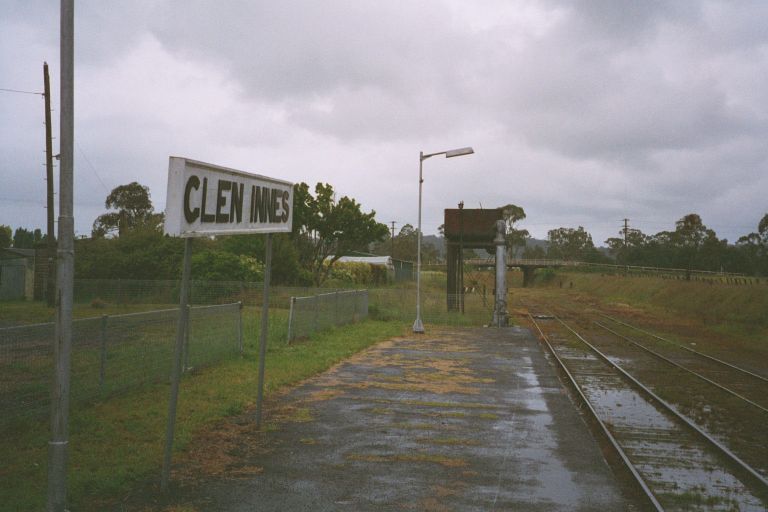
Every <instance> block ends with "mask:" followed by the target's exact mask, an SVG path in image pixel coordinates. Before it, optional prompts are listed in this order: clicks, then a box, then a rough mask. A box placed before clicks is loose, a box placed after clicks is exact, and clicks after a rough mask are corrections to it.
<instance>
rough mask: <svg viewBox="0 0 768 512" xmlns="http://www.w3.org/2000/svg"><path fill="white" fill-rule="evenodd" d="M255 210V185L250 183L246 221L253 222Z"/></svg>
mask: <svg viewBox="0 0 768 512" xmlns="http://www.w3.org/2000/svg"><path fill="white" fill-rule="evenodd" d="M255 212H256V185H251V207H250V209H249V210H248V222H254V220H255V219H254V218H253V216H254V214H255Z"/></svg>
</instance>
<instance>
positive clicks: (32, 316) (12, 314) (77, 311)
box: [0, 300, 178, 326]
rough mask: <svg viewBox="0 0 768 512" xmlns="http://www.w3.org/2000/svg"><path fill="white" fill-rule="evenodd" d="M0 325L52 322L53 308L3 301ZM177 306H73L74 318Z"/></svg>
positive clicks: (19, 301) (0, 311)
mask: <svg viewBox="0 0 768 512" xmlns="http://www.w3.org/2000/svg"><path fill="white" fill-rule="evenodd" d="M0 305H2V307H0V326H12V325H28V324H42V323H46V322H53V318H54V313H55V309H54V308H49V307H48V306H47V305H46V304H45V302H40V301H36V302H31V301H23V300H14V301H3V302H2V303H0ZM174 307H178V305H173V304H105V305H104V307H100V308H95V307H93V306H91V305H90V304H79V303H76V304H75V305H74V306H73V310H72V316H73V317H74V318H92V317H100V316H102V315H122V314H125V313H137V312H141V311H153V310H157V309H171V308H174Z"/></svg>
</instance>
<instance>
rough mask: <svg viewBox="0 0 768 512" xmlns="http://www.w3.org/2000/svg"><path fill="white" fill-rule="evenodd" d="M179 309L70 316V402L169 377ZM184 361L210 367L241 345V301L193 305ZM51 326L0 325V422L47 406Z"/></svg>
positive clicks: (43, 410)
mask: <svg viewBox="0 0 768 512" xmlns="http://www.w3.org/2000/svg"><path fill="white" fill-rule="evenodd" d="M178 317H179V309H178V307H177V308H175V309H173V308H170V309H161V310H155V311H148V312H142V313H130V314H122V315H110V316H107V315H103V316H100V317H93V318H84V319H78V320H74V321H73V325H72V356H71V358H72V359H71V361H72V362H71V368H72V370H71V386H72V388H71V399H70V400H71V402H72V404H74V405H76V404H81V403H84V402H89V401H92V400H96V399H103V398H106V397H109V396H110V395H113V394H115V393H119V392H124V391H128V390H132V389H137V388H140V387H142V386H145V385H151V384H155V383H158V382H167V381H168V379H169V377H170V372H171V368H172V364H173V361H172V358H173V347H174V342H175V339H176V329H177V322H178ZM188 332H189V335H188V337H187V339H186V340H185V352H184V361H185V367H186V368H188V369H191V368H196V367H201V366H206V365H210V364H214V363H216V362H219V361H222V360H223V359H225V358H228V357H232V356H234V355H236V354H238V353H240V352H241V351H242V346H243V324H242V304H240V303H233V304H222V305H215V306H192V307H190V321H189V329H188ZM53 339H54V324H53V323H44V324H36V325H24V326H17V327H6V328H2V329H0V426H7V425H9V424H13V423H14V422H18V421H20V420H25V419H29V418H30V417H35V416H41V417H42V416H44V415H45V414H46V413H47V412H48V411H49V407H50V395H51V390H50V386H51V375H52V374H53V351H52V340H53Z"/></svg>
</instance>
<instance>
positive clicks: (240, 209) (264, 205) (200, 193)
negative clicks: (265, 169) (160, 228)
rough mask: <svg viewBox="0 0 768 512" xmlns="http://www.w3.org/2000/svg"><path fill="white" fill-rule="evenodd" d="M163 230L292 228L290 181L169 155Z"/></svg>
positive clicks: (188, 233) (205, 232)
mask: <svg viewBox="0 0 768 512" xmlns="http://www.w3.org/2000/svg"><path fill="white" fill-rule="evenodd" d="M166 197H167V199H166V205H165V233H166V234H168V235H172V236H181V237H195V236H211V235H236V234H247V233H280V232H290V231H291V226H292V223H293V184H292V183H289V182H287V181H283V180H277V179H274V178H267V177H266V176H260V175H258V174H250V173H247V172H242V171H236V170H234V169H228V168H226V167H220V166H218V165H212V164H206V163H203V162H196V161H194V160H189V159H187V158H179V157H174V156H172V157H171V158H170V162H169V165H168V195H167V196H166Z"/></svg>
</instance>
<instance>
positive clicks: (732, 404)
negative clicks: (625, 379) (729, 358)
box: [560, 308, 768, 477]
mask: <svg viewBox="0 0 768 512" xmlns="http://www.w3.org/2000/svg"><path fill="white" fill-rule="evenodd" d="M560 309H562V308H560ZM566 309H567V311H568V313H567V314H568V315H571V317H572V318H574V319H575V320H574V321H575V322H579V323H580V325H581V330H582V332H586V333H589V334H588V336H589V339H590V341H591V342H592V344H594V345H596V346H597V347H598V348H599V349H600V350H602V351H604V352H606V353H607V354H609V355H611V356H612V357H616V358H620V359H621V360H622V361H623V364H624V367H625V369H627V370H629V371H631V372H632V373H633V375H635V376H637V377H638V378H639V379H640V380H641V381H642V382H644V383H646V385H647V386H649V387H650V388H651V389H653V390H654V391H655V392H656V393H657V394H659V395H660V396H662V397H663V398H664V399H665V400H667V401H668V402H671V403H672V404H673V405H674V406H675V408H676V409H677V410H678V411H680V412H682V413H683V414H685V415H686V416H687V417H689V418H692V419H693V420H694V421H695V422H696V424H697V425H698V426H699V427H700V428H702V429H703V430H704V431H706V432H707V433H708V434H709V435H711V436H713V437H714V438H716V439H717V440H718V441H719V442H721V443H722V444H723V445H725V446H728V448H729V449H730V450H732V451H733V452H734V453H736V454H738V455H739V457H740V458H741V459H743V460H744V461H746V462H747V463H748V464H750V466H752V467H754V468H755V469H756V470H757V471H758V472H759V473H760V474H761V475H762V476H763V477H768V446H766V441H765V440H766V439H768V383H766V382H765V381H764V380H763V379H762V378H760V376H759V374H756V373H754V372H752V371H749V370H745V369H744V368H740V367H738V366H736V365H734V364H733V363H729V362H726V361H722V360H718V359H716V358H714V357H712V356H710V355H709V354H704V353H702V352H699V351H695V350H682V348H686V349H687V348H688V347H685V345H680V344H677V343H673V342H669V341H668V340H664V341H663V342H662V341H660V340H659V339H663V338H661V337H659V336H658V335H654V334H652V333H648V334H649V336H645V337H644V339H642V340H641V339H637V338H636V337H635V336H634V335H633V336H629V335H628V334H627V333H626V332H627V331H629V332H633V329H634V330H635V331H634V332H644V333H646V332H647V331H644V330H642V329H638V328H635V327H634V326H632V325H631V324H628V323H626V322H623V321H620V320H618V319H613V324H618V327H617V325H612V326H611V327H609V326H607V325H605V324H604V323H603V322H605V320H604V318H605V315H602V314H601V315H600V316H601V320H602V322H601V321H599V320H593V318H594V315H587V314H585V313H583V312H578V311H577V312H574V309H573V308H566ZM616 329H620V330H622V331H623V332H619V331H617V330H616Z"/></svg>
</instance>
